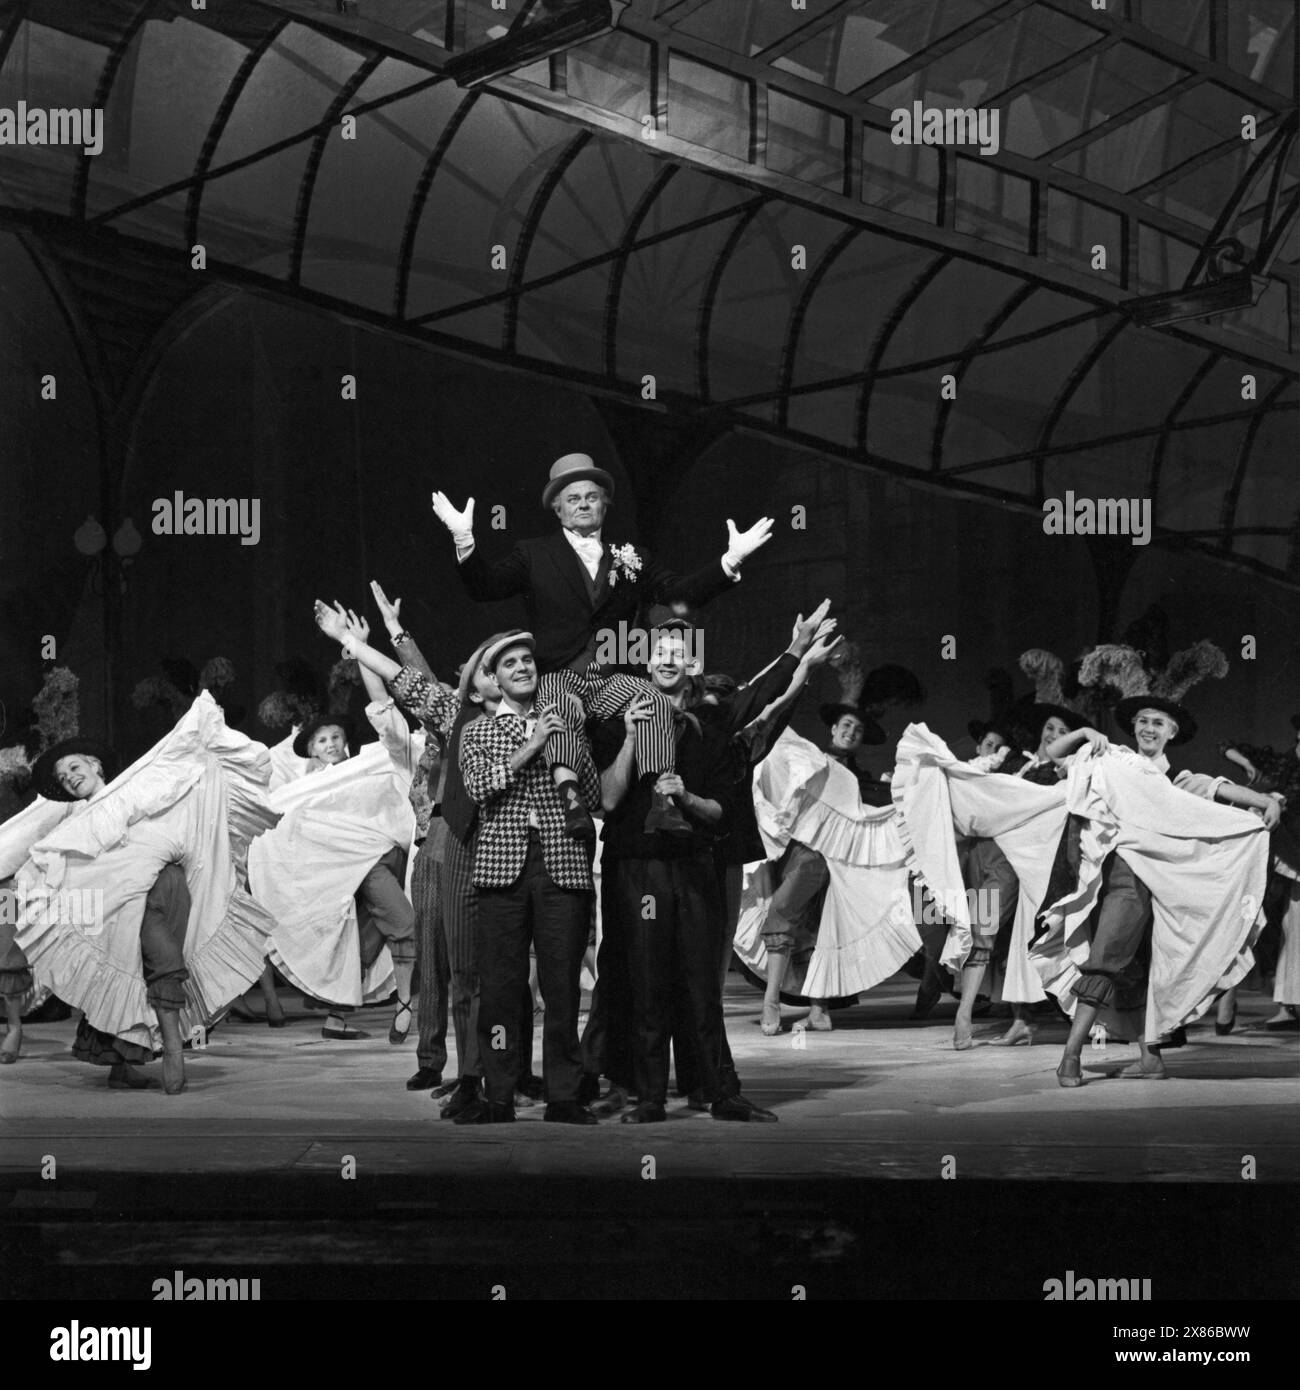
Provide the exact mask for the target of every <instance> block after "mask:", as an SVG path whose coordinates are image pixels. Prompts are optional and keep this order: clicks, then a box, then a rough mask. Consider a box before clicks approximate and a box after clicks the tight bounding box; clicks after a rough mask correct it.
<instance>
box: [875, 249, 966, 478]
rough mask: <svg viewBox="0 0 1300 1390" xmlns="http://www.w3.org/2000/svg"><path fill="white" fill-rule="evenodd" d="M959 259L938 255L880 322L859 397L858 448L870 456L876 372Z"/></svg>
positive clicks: (949, 255) (946, 253) (945, 254)
mask: <svg viewBox="0 0 1300 1390" xmlns="http://www.w3.org/2000/svg"><path fill="white" fill-rule="evenodd" d="M954 260H956V257H955V256H953V255H952V254H951V253H948V252H939V253H938V254H937V255H936V256H935V257H934V259H933V260H932V261H931V262H930V263H929V264H928V265H927V266H926V267H925V268H924V269H923V270H922V271H921V272H920V273H919V274H918V275H917V276H916V278H915V279H914V280H913V281H912V283H911V284H910V285H909V286H908V287H907V288H906V289H905V290H904V291H903V293H902V294H901V295H899V297H898V299H897V300H896V301H895V302H894V307H893V309H891V310H890V312H889V314H888V316H887V317H886V318H885V319H883V320H882V321H881V324H880V328H879V329H878V330H877V332H876V340H875V342H874V343H873V344H872V346H871V351H870V352H869V353H868V354H867V362H866V365H865V367H864V368H863V371H862V393H861V395H860V396H859V397H858V411H857V415H858V421H857V431H856V439H857V444H858V448H859V449H860V450H861V451H862V452H863V453H864V454H865V453H866V452H867V429H868V426H869V425H870V422H871V396H872V393H873V390H874V388H875V384H876V371H877V369H878V368H879V367H880V364H881V362H882V361H884V357H885V353H886V351H887V350H888V348H889V344H890V341H891V340H892V338H893V336H894V334H895V333H897V332H898V328H899V325H900V324H901V323H902V322H903V320H904V318H906V317H907V311H908V310H909V309H910V308H911V307H912V305H913V304H915V303H916V301H917V300H918V299H919V298H920V297H921V295H922V294H924V293H925V290H926V288H927V287H928V286H929V284H930V282H931V281H932V280H933V279H935V277H936V276H937V275H938V274H939V273H940V271H942V270H944V269H945V268H946V267H947V266H949V265H951V264H952V263H953V261H954Z"/></svg>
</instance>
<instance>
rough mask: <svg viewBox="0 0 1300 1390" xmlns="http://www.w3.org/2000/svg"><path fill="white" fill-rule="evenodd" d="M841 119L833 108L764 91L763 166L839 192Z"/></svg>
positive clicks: (841, 144)
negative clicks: (765, 158)
mask: <svg viewBox="0 0 1300 1390" xmlns="http://www.w3.org/2000/svg"><path fill="white" fill-rule="evenodd" d="M845 130H846V126H845V120H844V117H843V116H840V115H837V114H836V113H835V112H834V111H827V110H826V109H825V108H824V107H821V106H813V105H811V104H810V103H809V102H806V101H799V100H798V99H797V98H796V97H790V96H786V95H785V93H784V92H778V91H777V90H776V89H775V88H769V89H768V93H767V167H768V168H769V169H774V170H776V172H777V173H780V174H791V175H793V176H794V177H795V178H797V179H803V180H804V181H805V182H806V183H814V184H817V185H818V186H819V187H821V188H831V189H834V190H835V191H836V192H841V191H842V190H843V188H844V140H845Z"/></svg>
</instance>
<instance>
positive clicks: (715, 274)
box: [695, 200, 768, 401]
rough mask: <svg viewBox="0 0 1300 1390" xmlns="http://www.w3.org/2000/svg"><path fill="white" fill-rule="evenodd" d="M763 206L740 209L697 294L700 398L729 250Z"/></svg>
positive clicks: (706, 392)
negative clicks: (699, 292)
mask: <svg viewBox="0 0 1300 1390" xmlns="http://www.w3.org/2000/svg"><path fill="white" fill-rule="evenodd" d="M767 206H768V200H764V201H762V202H755V203H751V204H750V205H749V206H748V208H746V210H745V211H744V213H742V214H741V216H740V217H738V218H737V219H736V225H735V226H734V227H732V229H731V231H730V232H728V233H727V236H726V239H725V240H724V241H723V243H722V246H721V247H720V249H719V251H718V254H717V255H716V256H715V257H714V258H713V266H712V268H711V269H710V271H709V276H708V279H707V280H706V281H705V282H704V289H703V290H702V291H701V294H700V310H699V315H698V318H697V321H696V330H695V371H696V380H697V381H698V382H699V387H700V398H701V399H702V400H704V401H708V399H709V353H710V349H709V335H710V333H711V331H712V328H713V310H714V301H715V300H716V298H717V294H718V289H719V287H720V286H721V284H722V277H723V275H724V274H725V273H726V270H727V264H728V262H729V261H730V260H731V257H732V254H733V252H734V251H735V249H736V247H737V246H739V245H740V241H741V238H742V237H743V236H744V235H745V232H746V231H747V230H748V229H749V226H750V224H751V223H752V222H753V221H754V219H755V218H756V217H757V216H758V215H759V213H760V212H762V211H763V209H764V208H765V207H767Z"/></svg>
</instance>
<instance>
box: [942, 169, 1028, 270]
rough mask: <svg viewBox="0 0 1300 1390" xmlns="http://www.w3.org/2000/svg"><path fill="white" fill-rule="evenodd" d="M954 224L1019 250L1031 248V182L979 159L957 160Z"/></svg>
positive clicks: (968, 231) (973, 233) (957, 228)
mask: <svg viewBox="0 0 1300 1390" xmlns="http://www.w3.org/2000/svg"><path fill="white" fill-rule="evenodd" d="M953 225H954V227H955V228H956V230H957V231H959V232H966V233H968V234H970V235H972V236H979V237H981V238H982V239H984V240H986V241H992V242H996V243H997V244H998V245H1000V246H1010V247H1014V248H1015V249H1016V250H1018V251H1024V250H1027V249H1028V247H1029V240H1030V237H1029V233H1030V226H1029V181H1028V179H1022V178H1020V177H1019V176H1018V175H1016V174H1009V173H1006V172H1004V171H1002V170H999V169H995V168H993V167H992V166H991V165H990V164H988V163H984V162H981V161H979V160H975V159H964V158H961V157H960V156H959V157H958V159H957V203H956V220H955V222H954V224H953Z"/></svg>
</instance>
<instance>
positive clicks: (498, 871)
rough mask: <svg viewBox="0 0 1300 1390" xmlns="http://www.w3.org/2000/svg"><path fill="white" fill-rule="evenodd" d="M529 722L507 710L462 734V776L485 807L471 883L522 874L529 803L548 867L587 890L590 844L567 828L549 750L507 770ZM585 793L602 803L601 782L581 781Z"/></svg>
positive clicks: (569, 884) (500, 881)
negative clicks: (549, 764)
mask: <svg viewBox="0 0 1300 1390" xmlns="http://www.w3.org/2000/svg"><path fill="white" fill-rule="evenodd" d="M525 727H526V726H525V721H524V717H523V716H522V715H519V714H513V713H508V712H503V713H500V714H498V715H496V717H495V718H490V719H478V720H476V721H475V722H474V723H473V724H469V725H467V726H466V728H465V732H464V733H463V734H462V735H461V747H460V772H461V776H462V777H463V778H464V780H465V789H466V790H467V791H468V792H469V794H470V796H472V797H473V798H474V800H475V801H476V802H478V804H479V807H480V811H479V829H478V838H477V840H476V842H475V847H474V886H475V887H476V888H508V887H509V886H510V885H511V884H512V883H513V882H514V881H515V880H516V879H517V878H518V877H519V875H520V873H521V872H522V871H523V867H524V859H525V857H526V856H527V854H528V812H529V810H530V809H532V810H534V811H535V812H536V813H537V819H538V821H539V822H540V824H541V836H542V857H543V859H544V860H545V862H546V871H547V873H549V874H550V876H551V878H552V879H553V880H554V881H555V883H557V884H558V885H559V886H560V887H561V888H587V889H589V888H591V887H592V878H591V860H590V858H589V857H588V853H587V849H586V846H584V845H583V844H581V843H580V842H579V841H577V840H572V839H570V838H569V836H567V835H566V834H565V833H564V808H563V805H562V803H561V801H560V794H559V793H558V792H557V791H556V790H555V784H554V782H552V780H551V770H550V768H548V767H547V765H546V758H545V756H544V754H541V753H539V754H538V755H537V756H536V757H535V758H534V759H533V760H532V761H531V762H529V763H527V764H525V766H524V767H523V768H521V769H520V770H519V771H518V772H512V771H511V770H510V755H511V754H512V753H514V751H515V750H516V749H517V748H519V747H521V746H522V745H523V744H524V743H525V742H527V735H526V733H525ZM586 781H588V779H586V778H584V782H586ZM583 793H584V795H585V796H586V797H587V805H588V806H599V804H600V787H599V784H597V785H595V786H591V785H584V786H583Z"/></svg>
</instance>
